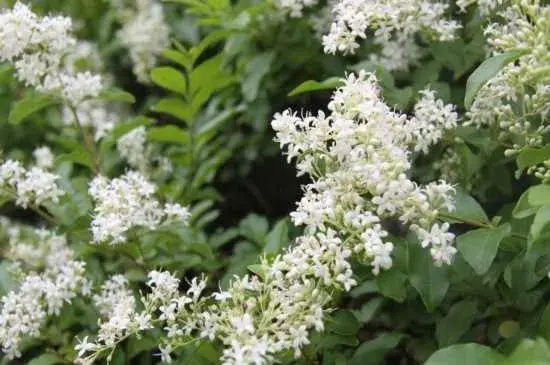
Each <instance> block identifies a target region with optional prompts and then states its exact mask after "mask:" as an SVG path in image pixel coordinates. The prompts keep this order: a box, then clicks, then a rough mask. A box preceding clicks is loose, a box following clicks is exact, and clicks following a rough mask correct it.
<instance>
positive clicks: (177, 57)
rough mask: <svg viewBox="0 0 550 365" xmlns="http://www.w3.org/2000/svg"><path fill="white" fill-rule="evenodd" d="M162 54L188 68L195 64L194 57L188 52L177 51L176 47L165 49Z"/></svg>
mask: <svg viewBox="0 0 550 365" xmlns="http://www.w3.org/2000/svg"><path fill="white" fill-rule="evenodd" d="M161 55H162V56H163V57H165V58H167V59H169V60H170V61H173V62H175V63H177V64H179V65H181V66H183V67H185V68H186V69H190V68H191V67H192V66H193V59H192V57H191V56H190V55H189V54H188V53H184V52H180V51H176V50H175V49H165V50H164V51H162V53H161Z"/></svg>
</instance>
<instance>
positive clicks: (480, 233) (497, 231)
mask: <svg viewBox="0 0 550 365" xmlns="http://www.w3.org/2000/svg"><path fill="white" fill-rule="evenodd" d="M510 229H511V228H510V225H509V224H508V223H507V224H504V225H502V226H500V227H498V228H480V229H476V230H472V231H469V232H466V233H464V234H461V235H460V236H458V237H457V239H456V240H457V246H458V250H459V251H460V253H461V254H462V256H463V257H464V259H465V260H466V262H468V264H470V266H471V267H472V268H473V269H474V271H475V272H476V274H478V275H483V274H485V273H486V272H487V271H489V268H490V267H491V264H492V263H493V260H494V259H495V257H496V255H497V252H498V247H499V245H500V242H501V241H502V240H503V239H504V237H506V236H507V235H508V234H509V233H510Z"/></svg>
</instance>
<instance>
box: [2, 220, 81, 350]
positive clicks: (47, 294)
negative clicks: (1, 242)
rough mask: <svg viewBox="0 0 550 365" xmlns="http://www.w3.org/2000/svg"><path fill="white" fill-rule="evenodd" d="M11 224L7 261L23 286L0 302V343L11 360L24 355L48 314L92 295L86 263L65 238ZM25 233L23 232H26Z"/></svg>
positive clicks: (55, 313)
mask: <svg viewBox="0 0 550 365" xmlns="http://www.w3.org/2000/svg"><path fill="white" fill-rule="evenodd" d="M7 222H8V221H4V223H3V226H6V225H8V226H9V227H10V230H9V234H8V236H9V244H10V248H9V250H8V252H7V256H8V258H10V259H12V260H14V262H15V263H16V267H17V268H18V269H19V271H20V272H21V273H22V278H21V283H20V285H19V287H18V288H17V289H15V290H12V291H10V292H9V293H8V294H6V295H5V296H4V297H2V298H1V299H0V302H1V303H2V308H1V310H0V343H1V345H2V351H3V352H4V353H5V354H6V356H7V357H8V358H14V357H18V356H21V353H20V351H19V347H20V345H21V342H22V341H23V340H24V339H26V338H30V337H39V336H40V328H41V327H42V326H43V325H44V323H45V322H46V319H47V317H48V315H59V313H60V311H61V308H62V307H63V305H64V304H65V303H70V302H71V300H72V299H73V298H75V297H76V296H77V295H79V294H83V295H87V294H88V293H89V288H90V282H89V281H88V280H87V279H86V277H85V276H84V274H85V263H84V262H82V261H78V260H76V259H75V254H74V252H73V251H72V250H71V249H70V248H69V247H68V246H67V241H66V239H65V237H64V236H59V235H56V234H54V233H52V232H49V231H46V230H37V231H34V232H33V231H31V230H30V229H29V228H21V227H18V226H14V225H13V224H11V223H9V224H7ZM23 232H24V233H23Z"/></svg>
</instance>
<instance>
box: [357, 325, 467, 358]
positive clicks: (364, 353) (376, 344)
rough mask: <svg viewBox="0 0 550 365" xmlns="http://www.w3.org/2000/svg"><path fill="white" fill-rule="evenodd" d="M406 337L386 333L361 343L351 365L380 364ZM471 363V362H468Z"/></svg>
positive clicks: (399, 334) (400, 334)
mask: <svg viewBox="0 0 550 365" xmlns="http://www.w3.org/2000/svg"><path fill="white" fill-rule="evenodd" d="M403 338H405V335H403V334H402V333H396V332H390V333H384V334H382V335H380V336H378V337H377V338H375V339H374V340H371V341H367V342H364V343H362V344H361V346H359V347H358V348H357V350H356V351H355V353H354V354H353V357H352V358H351V361H350V362H349V364H350V365H380V364H382V363H383V362H384V356H385V355H386V353H388V351H390V350H392V349H393V348H394V347H395V346H397V345H399V342H401V340H403ZM468 365H470V364H468Z"/></svg>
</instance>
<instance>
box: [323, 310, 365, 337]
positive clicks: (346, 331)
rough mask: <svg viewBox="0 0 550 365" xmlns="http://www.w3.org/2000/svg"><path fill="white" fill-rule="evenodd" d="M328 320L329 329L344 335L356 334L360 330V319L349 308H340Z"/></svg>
mask: <svg viewBox="0 0 550 365" xmlns="http://www.w3.org/2000/svg"><path fill="white" fill-rule="evenodd" d="M328 322H329V323H328V325H327V331H329V332H333V333H336V334H339V335H342V336H354V335H356V334H357V331H358V330H359V321H357V318H356V317H355V316H354V315H353V313H352V312H350V311H349V310H345V309H341V310H339V311H338V312H336V314H335V315H334V316H333V317H332V318H331V319H329V320H328Z"/></svg>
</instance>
